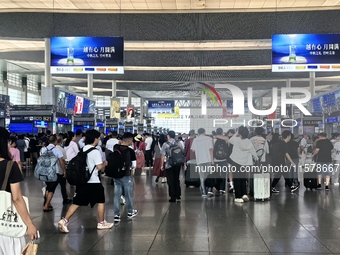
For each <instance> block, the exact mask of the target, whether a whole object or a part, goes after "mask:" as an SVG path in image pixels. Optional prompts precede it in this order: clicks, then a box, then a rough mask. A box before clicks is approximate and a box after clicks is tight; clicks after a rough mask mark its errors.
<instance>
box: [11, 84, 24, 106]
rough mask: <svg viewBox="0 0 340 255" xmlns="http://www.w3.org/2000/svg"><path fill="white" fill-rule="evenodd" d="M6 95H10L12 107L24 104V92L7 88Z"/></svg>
mask: <svg viewBox="0 0 340 255" xmlns="http://www.w3.org/2000/svg"><path fill="white" fill-rule="evenodd" d="M8 94H9V95H10V102H11V103H12V104H14V105H16V104H18V105H21V104H23V102H24V100H23V99H24V92H23V91H22V90H19V89H11V88H8Z"/></svg>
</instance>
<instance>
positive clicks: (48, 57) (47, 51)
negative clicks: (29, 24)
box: [45, 38, 52, 87]
mask: <svg viewBox="0 0 340 255" xmlns="http://www.w3.org/2000/svg"><path fill="white" fill-rule="evenodd" d="M50 66H51V46H50V38H45V86H46V87H52V75H51V69H50Z"/></svg>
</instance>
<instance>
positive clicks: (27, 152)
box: [24, 151, 31, 159]
mask: <svg viewBox="0 0 340 255" xmlns="http://www.w3.org/2000/svg"><path fill="white" fill-rule="evenodd" d="M24 157H25V159H27V158H30V157H31V153H30V152H29V151H26V152H24Z"/></svg>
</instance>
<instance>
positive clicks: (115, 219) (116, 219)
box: [114, 214, 120, 222]
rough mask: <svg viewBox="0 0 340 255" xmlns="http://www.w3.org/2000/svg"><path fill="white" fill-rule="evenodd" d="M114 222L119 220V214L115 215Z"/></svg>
mask: <svg viewBox="0 0 340 255" xmlns="http://www.w3.org/2000/svg"><path fill="white" fill-rule="evenodd" d="M114 222H120V215H117V214H116V215H115V218H114Z"/></svg>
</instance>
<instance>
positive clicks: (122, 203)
mask: <svg viewBox="0 0 340 255" xmlns="http://www.w3.org/2000/svg"><path fill="white" fill-rule="evenodd" d="M120 204H121V205H125V204H126V202H125V197H123V196H121V197H120Z"/></svg>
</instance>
